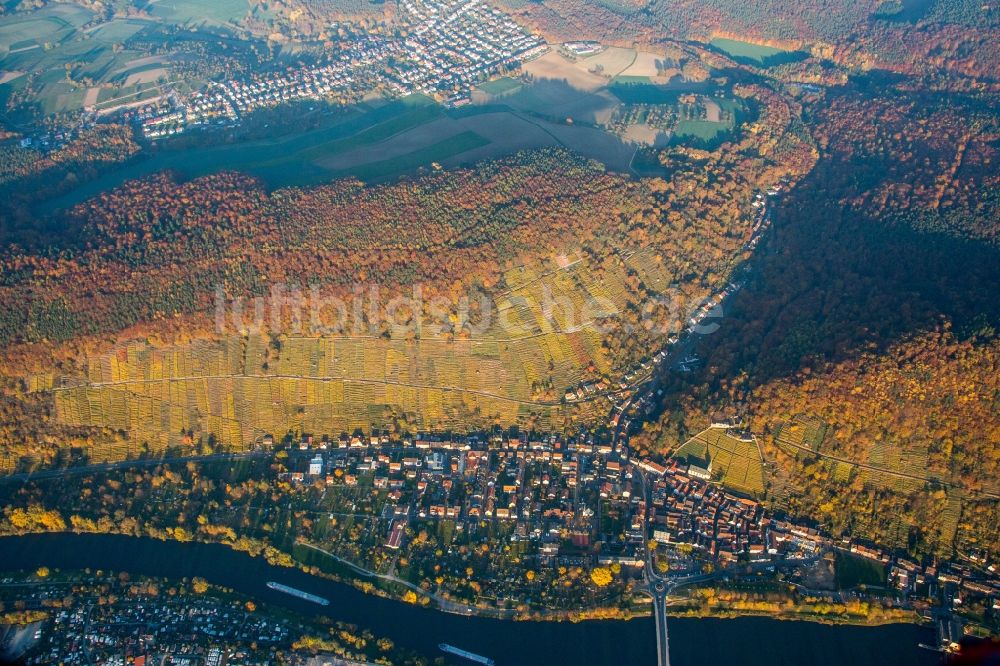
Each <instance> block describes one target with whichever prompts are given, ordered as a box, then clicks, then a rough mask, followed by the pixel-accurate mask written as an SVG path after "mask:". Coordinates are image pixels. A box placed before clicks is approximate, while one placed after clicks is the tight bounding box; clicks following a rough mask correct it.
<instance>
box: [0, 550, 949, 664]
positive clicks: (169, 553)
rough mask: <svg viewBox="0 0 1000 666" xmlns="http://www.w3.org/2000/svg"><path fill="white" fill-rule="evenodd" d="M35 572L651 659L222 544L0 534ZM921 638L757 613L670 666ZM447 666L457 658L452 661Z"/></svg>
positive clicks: (558, 655)
mask: <svg viewBox="0 0 1000 666" xmlns="http://www.w3.org/2000/svg"><path fill="white" fill-rule="evenodd" d="M40 566H47V567H50V568H59V569H85V568H90V569H104V570H113V571H127V572H129V573H132V574H137V575H145V576H157V577H166V578H175V579H180V578H184V577H192V576H200V577H202V578H204V579H206V580H208V581H209V582H211V583H216V584H218V585H222V586H225V587H230V588H232V589H233V590H235V591H237V592H239V593H241V594H244V595H247V596H251V597H253V598H255V599H256V600H258V601H261V602H264V603H265V604H273V605H279V606H282V607H285V608H288V609H291V610H294V611H299V612H303V613H306V614H310V615H314V614H317V613H320V614H325V615H328V616H329V617H331V618H332V619H335V620H340V621H344V622H349V623H353V624H357V625H359V626H361V627H364V628H367V629H370V630H371V631H372V632H374V633H375V634H376V635H378V636H386V637H388V638H391V639H392V640H393V641H395V642H396V644H397V645H400V646H401V647H407V648H411V649H414V650H417V651H419V652H422V653H423V654H426V655H428V656H430V657H432V658H433V657H438V656H442V653H441V652H440V651H439V650H438V648H437V645H438V643H442V642H447V643H451V644H453V645H457V646H459V647H462V648H465V649H468V650H471V651H473V652H476V653H479V654H483V655H487V656H490V657H492V658H494V659H495V660H496V663H497V664H498V666H515V665H516V666H534V665H538V666H541V665H542V664H545V665H547V666H550V665H552V664H574V665H581V666H589V665H593V666H597V665H605V664H608V665H614V666H621V665H625V664H629V665H630V664H640V665H652V664H655V663H656V640H655V632H654V625H653V620H652V618H640V619H635V620H630V621H620V620H609V621H589V622H580V623H570V622H514V621H506V620H494V619H487V618H480V617H466V616H460V615H453V614H449V613H443V612H440V611H436V610H430V609H426V608H420V607H417V606H412V605H409V604H406V603H402V602H398V601H393V600H390V599H384V598H381V597H376V596H373V595H369V594H365V593H363V592H361V591H359V590H357V589H355V588H353V587H351V586H350V585H346V584H344V583H338V582H335V581H331V580H328V579H325V578H321V577H317V576H313V575H310V574H307V573H305V572H303V571H299V570H297V569H290V568H285V567H278V566H273V565H270V564H268V563H267V562H266V561H265V560H264V559H263V558H260V557H251V556H249V555H247V554H246V553H241V552H237V551H234V550H232V549H230V548H227V547H226V546H222V545H219V544H201V543H180V542H174V541H160V540H156V539H148V538H136V537H127V536H119V535H105V534H70V533H59V534H32V535H26V536H19V537H4V538H0V571H14V570H21V569H28V570H32V569H36V568H38V567H40ZM272 580H273V581H277V582H280V583H283V584H285V585H290V586H292V587H295V588H298V589H300V590H304V591H307V592H310V593H312V594H316V595H319V596H322V597H325V598H327V599H329V600H330V605H329V606H325V607H322V606H317V605H315V604H312V603H309V602H307V601H304V600H301V599H298V598H296V597H293V596H290V595H287V594H283V593H281V592H277V591H274V590H271V589H269V588H267V587H266V583H267V581H272ZM919 642H924V643H933V642H934V636H933V632H932V631H931V630H930V629H927V628H924V627H918V626H915V625H887V626H881V627H855V626H831V625H822V624H816V623H809V622H783V621H778V620H771V619H768V618H757V617H747V618H739V619H724V620H723V619H695V618H672V619H670V656H671V664H672V666H686V665H689V664H704V663H708V664H738V665H740V666H758V665H759V666H765V665H766V666H775V665H777V664H811V665H813V666H824V665H830V666H833V665H834V664H837V665H839V664H879V665H880V666H892V665H896V664H898V665H899V666H904V665H905V666H914V665H919V664H928V665H930V664H935V663H937V661H938V659H937V655H936V654H934V653H932V652H929V651H927V650H923V649H921V648H919V647H918V646H917V644H918V643H919ZM449 663H456V664H458V663H460V660H456V658H454V657H450V658H449Z"/></svg>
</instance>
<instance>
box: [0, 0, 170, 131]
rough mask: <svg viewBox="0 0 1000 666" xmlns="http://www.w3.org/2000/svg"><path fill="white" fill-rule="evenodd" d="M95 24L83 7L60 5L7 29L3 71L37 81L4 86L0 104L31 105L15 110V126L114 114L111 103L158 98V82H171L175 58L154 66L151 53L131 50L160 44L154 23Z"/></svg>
mask: <svg viewBox="0 0 1000 666" xmlns="http://www.w3.org/2000/svg"><path fill="white" fill-rule="evenodd" d="M94 18H95V15H94V14H93V12H91V11H89V10H87V9H84V8H83V7H80V6H78V5H71V4H61V3H58V4H57V3H53V4H49V5H46V6H45V7H43V8H41V9H38V10H36V11H33V12H30V13H26V14H24V15H18V16H16V17H14V18H12V19H10V20H9V21H5V22H4V25H3V26H0V70H4V71H12V72H23V73H26V74H31V75H32V77H19V78H15V79H9V78H8V80H7V81H6V82H5V83H3V84H0V99H5V100H7V99H10V98H11V97H12V96H17V95H25V96H26V99H27V100H28V103H26V104H22V105H20V106H19V107H18V108H16V109H15V111H16V112H15V113H14V115H13V116H12V119H13V120H15V121H19V120H24V119H25V118H27V117H29V116H30V114H31V113H36V114H41V115H48V114H58V113H65V112H73V111H78V110H80V109H82V108H84V107H85V106H96V107H98V108H101V107H105V108H108V107H111V106H113V104H106V103H105V102H107V101H108V100H115V99H116V98H119V97H123V96H125V95H128V94H130V93H131V94H133V95H136V94H142V93H145V95H146V97H147V98H148V97H151V96H153V95H152V94H151V93H149V92H148V89H149V88H150V87H151V84H152V83H153V82H155V81H158V80H161V79H164V80H165V79H168V78H170V76H171V74H170V71H169V67H170V61H171V58H170V56H158V57H156V58H154V59H153V60H155V61H156V64H155V66H154V65H153V64H152V63H148V62H144V59H147V58H146V57H147V56H148V53H146V52H145V51H142V50H137V49H135V48H134V47H131V46H129V45H128V43H129V40H132V39H136V38H138V37H139V36H140V35H143V34H145V35H146V39H148V40H150V42H155V41H156V40H157V39H159V38H158V37H157V31H158V30H159V29H160V26H158V25H157V24H156V23H153V22H150V21H149V20H142V19H114V20H111V21H108V22H105V23H101V24H98V25H96V26H93V27H90V28H84V27H83V26H84V25H86V24H88V23H90V22H91V21H92V20H93V19H94ZM5 78H7V77H5ZM28 85H30V86H31V88H30V94H29V90H28V89H27V88H26V86H28ZM95 89H96V91H95ZM95 96H96V97H95ZM124 101H135V100H134V99H128V100H122V102H124ZM26 114H27V115H26Z"/></svg>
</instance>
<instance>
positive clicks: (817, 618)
mask: <svg viewBox="0 0 1000 666" xmlns="http://www.w3.org/2000/svg"><path fill="white" fill-rule="evenodd" d="M31 534H56V535H58V534H67V535H94V536H125V537H127V538H134V539H155V540H161V541H175V542H178V543H190V542H192V539H191V537H190V536H189V535H187V533H184V534H183V535H181V536H182V537H183V538H178V534H177V532H171V531H170V530H166V531H159V530H157V531H155V532H153V533H145V534H142V535H141V536H136V535H133V534H120V533H114V532H100V531H94V530H86V529H84V530H79V529H76V530H72V531H61V530H53V531H49V532H29V533H26V534H24V535H23V536H30V535H31ZM18 536H22V535H18ZM0 538H6V537H5V536H3V535H0ZM194 542H195V543H200V544H205V545H215V546H222V547H226V548H229V549H232V550H233V551H235V552H238V553H246V554H247V555H249V556H251V557H260V558H263V559H264V560H265V561H266V562H267V563H268V564H270V565H272V566H276V567H284V568H290V569H297V570H299V571H302V572H303V573H306V574H309V575H312V576H317V577H321V578H325V579H327V580H331V581H334V582H337V583H340V584H343V585H349V586H351V587H353V588H355V589H357V590H359V591H361V592H362V593H364V594H369V595H373V596H377V597H380V598H383V599H388V600H392V601H395V602H399V603H404V604H410V605H416V606H420V607H424V608H429V609H433V610H437V611H439V612H442V613H451V614H455V615H460V616H463V617H470V616H474V617H481V618H486V619H493V620H514V621H521V622H574V623H576V622H593V621H597V620H613V621H623V622H624V621H628V620H632V619H640V618H647V619H648V618H651V617H652V609H651V608H650V609H649V610H648V611H647V610H645V609H644V608H643V607H642V605H641V604H637V603H632V604H630V605H629V606H628V607H627V608H620V607H593V608H585V609H581V610H572V611H570V610H552V609H530V610H518V609H514V608H495V607H485V606H478V605H473V604H470V603H466V602H461V601H456V600H454V599H449V598H446V597H444V596H441V595H440V594H437V593H434V592H431V591H429V590H425V589H423V588H421V587H420V586H418V585H415V584H413V583H411V582H409V581H406V580H403V579H401V578H398V577H396V576H393V575H390V574H380V573H377V572H375V571H370V570H368V569H365V568H363V567H361V566H359V565H357V564H355V563H353V562H349V561H347V560H344V559H343V558H341V557H338V556H337V555H334V554H333V553H330V552H328V551H326V550H323V549H322V548H319V547H318V546H315V545H313V544H310V543H307V542H305V541H296V542H295V544H294V547H293V549H292V553H286V552H285V551H283V550H280V549H277V548H275V547H274V546H271V545H269V544H266V543H264V542H261V541H258V540H253V539H246V538H241V539H239V540H237V541H228V540H227V541H221V542H220V541H205V540H194ZM706 589H710V588H706ZM702 596H704V595H702ZM692 601H693V599H692V598H690V597H687V598H685V597H680V598H677V599H675V600H674V601H673V603H671V604H669V605H668V615H669V616H670V617H676V618H681V617H685V618H696V619H707V618H714V619H735V618H741V617H763V618H768V619H772V620H782V621H793V622H816V623H819V624H827V625H852V626H862V627H864V626H869V627H874V626H882V625H886V624H920V623H921V618H920V616H919V615H918V614H917V613H915V612H912V611H908V612H900V611H898V610H896V611H892V612H888V611H889V609H878V608H873V609H871V612H869V613H865V614H859V613H855V612H850V609H848V608H847V607H843V608H840V607H837V605H836V604H834V605H833V607H832V608H830V609H829V610H828V611H827V612H825V613H817V612H813V611H812V610H810V609H809V608H806V607H799V606H797V605H794V604H793V605H790V606H789V605H787V604H786V605H780V606H777V605H776V606H775V608H772V609H762V608H755V607H752V606H750V605H747V606H746V607H744V608H734V607H731V606H722V607H719V606H713V605H710V604H697V605H692ZM826 605H827V606H830V604H826ZM882 610H885V611H887V612H880V611H882Z"/></svg>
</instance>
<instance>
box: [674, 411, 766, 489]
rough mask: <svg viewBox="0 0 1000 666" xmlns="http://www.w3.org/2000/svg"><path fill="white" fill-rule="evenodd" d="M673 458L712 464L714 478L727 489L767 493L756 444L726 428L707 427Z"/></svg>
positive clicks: (761, 462)
mask: <svg viewBox="0 0 1000 666" xmlns="http://www.w3.org/2000/svg"><path fill="white" fill-rule="evenodd" d="M673 455H674V457H675V458H678V459H681V460H684V461H685V462H688V463H693V464H696V465H701V466H709V465H710V466H711V467H710V469H711V472H712V478H713V479H717V480H719V482H721V483H722V485H723V487H724V488H726V489H727V490H731V491H735V492H737V493H742V494H745V495H751V496H754V497H759V496H761V495H763V493H764V465H763V460H762V458H761V456H760V450H759V449H758V448H757V443H756V442H754V441H753V440H745V439H741V438H739V437H736V436H734V435H732V434H730V433H729V432H728V431H727V430H726V429H724V428H708V429H706V430H703V431H702V432H700V433H698V434H697V435H695V436H694V437H692V438H691V439H689V440H688V441H686V442H685V443H684V444H682V445H681V447H680V448H678V449H677V451H675V452H674V454H673Z"/></svg>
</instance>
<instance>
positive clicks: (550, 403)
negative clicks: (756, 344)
mask: <svg viewBox="0 0 1000 666" xmlns="http://www.w3.org/2000/svg"><path fill="white" fill-rule="evenodd" d="M206 379H219V380H226V379H268V380H270V379H295V380H300V381H314V382H324V383H325V382H344V383H345V384H366V385H376V386H382V385H384V386H402V387H405V388H415V389H424V390H431V391H457V392H462V393H469V394H471V395H479V396H483V397H486V398H493V399H496V400H503V401H506V402H513V403H517V404H519V405H531V406H538V407H558V406H560V405H562V404H563V401H562V400H522V399H520V398H512V397H510V396H506V395H501V394H499V393H490V392H489V391H480V390H478V389H470V388H463V387H460V386H436V385H433V384H416V383H412V382H396V381H388V380H378V379H353V378H345V377H310V376H308V375H235V374H230V375H191V376H187V377H164V378H163V379H126V380H122V381H116V382H89V383H85V384H79V385H75V386H57V387H55V388H53V389H52V391H53V392H58V391H70V390H76V389H81V388H87V389H90V388H110V389H119V388H121V390H124V391H127V392H129V393H130V394H132V395H136V396H141V397H147V398H151V397H155V396H148V395H146V394H144V393H137V392H135V391H130V390H129V389H128V388H126V387H128V386H134V385H137V384H159V383H163V382H195V381H201V380H206ZM627 390H628V388H624V389H612V390H607V391H601V392H595V393H594V394H592V395H589V396H586V397H585V398H582V399H580V400H576V401H574V402H573V403H572V404H578V403H581V402H591V401H593V400H596V399H598V398H603V397H608V396H612V395H617V394H620V393H623V392H625V391H627Z"/></svg>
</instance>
